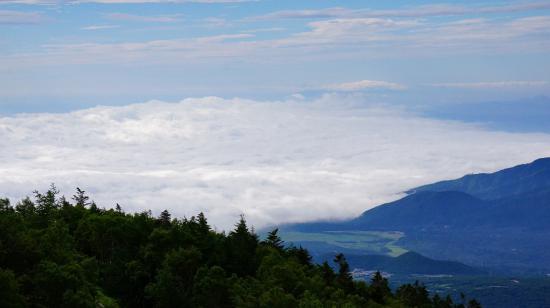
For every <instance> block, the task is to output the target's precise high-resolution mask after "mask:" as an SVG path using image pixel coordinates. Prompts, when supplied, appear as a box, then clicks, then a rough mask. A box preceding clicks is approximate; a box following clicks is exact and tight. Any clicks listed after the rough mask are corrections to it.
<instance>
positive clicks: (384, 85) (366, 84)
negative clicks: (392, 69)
mask: <svg viewBox="0 0 550 308" xmlns="http://www.w3.org/2000/svg"><path fill="white" fill-rule="evenodd" d="M406 88H407V87H406V86H405V85H402V84H398V83H394V82H388V81H381V80H358V81H351V82H344V83H335V84H330V85H326V86H323V87H322V89H323V90H330V91H361V90H369V89H383V90H405V89H406Z"/></svg>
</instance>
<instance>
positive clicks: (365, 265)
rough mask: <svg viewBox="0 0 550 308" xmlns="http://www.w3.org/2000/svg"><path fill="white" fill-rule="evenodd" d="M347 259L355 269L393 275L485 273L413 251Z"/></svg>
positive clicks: (355, 256) (350, 256)
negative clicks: (389, 255)
mask: <svg viewBox="0 0 550 308" xmlns="http://www.w3.org/2000/svg"><path fill="white" fill-rule="evenodd" d="M346 258H347V260H348V262H349V263H350V265H351V266H352V267H353V268H362V269H365V270H379V271H384V272H389V273H392V274H406V275H410V274H421V275H478V274H483V273H484V272H483V271H482V270H479V269H477V268H474V267H471V266H467V265H465V264H462V263H459V262H453V261H440V260H434V259H430V258H427V257H424V256H422V255H420V254H418V253H416V252H412V251H409V252H406V253H404V254H402V255H400V256H398V257H388V256H382V255H347V256H346Z"/></svg>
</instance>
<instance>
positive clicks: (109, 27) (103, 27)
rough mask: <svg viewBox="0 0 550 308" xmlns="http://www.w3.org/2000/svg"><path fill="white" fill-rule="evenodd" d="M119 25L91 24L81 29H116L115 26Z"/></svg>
mask: <svg viewBox="0 0 550 308" xmlns="http://www.w3.org/2000/svg"><path fill="white" fill-rule="evenodd" d="M119 27H120V26H119V25H91V26H86V27H82V28H80V29H82V30H88V31H95V30H107V29H115V28H119Z"/></svg>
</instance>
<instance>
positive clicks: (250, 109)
mask: <svg viewBox="0 0 550 308" xmlns="http://www.w3.org/2000/svg"><path fill="white" fill-rule="evenodd" d="M0 139H1V140H2V141H3V142H4V143H5V144H8V145H9V150H8V151H1V152H0V173H1V174H2V177H0V187H2V193H3V194H4V195H5V196H6V197H10V198H11V199H12V200H13V201H16V200H18V199H20V198H22V197H24V196H25V195H27V194H29V193H30V192H31V191H32V190H33V189H39V190H42V189H45V188H47V186H48V185H49V183H51V182H55V183H56V184H57V185H58V187H59V188H61V190H62V192H63V193H64V194H66V195H68V196H70V195H72V193H73V190H74V187H75V186H79V187H81V188H83V189H84V190H87V191H88V192H90V194H91V197H92V198H93V199H94V200H95V201H97V203H98V204H99V205H100V206H104V207H112V206H114V205H115V204H116V203H119V204H121V205H122V206H123V208H124V209H125V210H127V211H141V210H146V209H152V210H153V213H155V214H158V213H159V212H160V211H162V210H164V209H169V210H170V211H171V212H172V213H173V214H174V215H175V216H177V217H183V216H187V217H189V216H191V215H195V214H197V213H198V212H200V211H203V212H205V213H206V214H207V216H208V217H209V218H210V219H211V222H212V223H213V224H214V225H215V226H217V227H218V228H220V229H227V228H231V226H232V224H233V223H234V221H235V219H237V217H238V215H239V214H241V213H244V214H245V215H247V217H248V219H249V220H250V221H251V222H252V223H253V224H254V225H255V226H256V227H264V226H267V225H270V224H276V223H282V222H297V221H311V220H316V219H329V218H336V219H341V218H346V217H351V216H354V215H357V214H359V213H361V212H362V211H364V210H365V209H368V208H371V207H373V206H375V205H378V204H381V203H384V202H388V201H391V200H395V199H396V198H399V197H401V196H402V193H401V192H402V191H404V190H406V189H408V188H411V187H415V186H417V185H421V184H425V183H429V182H433V181H437V180H442V179H447V178H454V177H458V176H461V175H463V174H467V173H472V172H487V171H495V170H498V169H501V168H504V167H508V166H511V165H515V164H518V163H524V162H528V161H531V160H533V159H536V158H538V157H543V156H549V155H550V135H546V134H521V133H505V132H497V131H490V130H486V129H484V128H482V127H479V126H474V125H467V124H461V123H458V122H446V121H441V120H433V119H428V118H422V117H419V116H418V115H415V114H410V113H408V112H406V111H404V110H401V109H396V108H392V107H388V106H376V105H364V104H363V103H361V102H360V101H356V100H355V99H354V98H350V97H348V96H342V95H325V96H323V97H321V98H319V99H316V100H313V101H312V100H307V99H303V98H298V99H296V100H293V99H291V100H288V101H253V100H244V99H231V100H225V99H221V98H216V97H205V98H197V99H185V100H183V101H181V102H179V103H165V102H160V101H152V102H147V103H143V104H134V105H128V106H124V107H96V108H92V109H86V110H80V111H74V112H70V113H61V114H41V113H35V114H22V115H17V116H11V117H3V118H0ZM404 153H405V154H404Z"/></svg>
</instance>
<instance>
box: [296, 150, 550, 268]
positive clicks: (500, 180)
mask: <svg viewBox="0 0 550 308" xmlns="http://www.w3.org/2000/svg"><path fill="white" fill-rule="evenodd" d="M409 193H410V194H409V195H408V196H406V197H404V198H402V199H400V200H397V201H394V202H390V203H387V204H383V205H380V206H378V207H375V208H373V209H370V210H368V211H365V212H364V213H363V214H362V215H360V216H359V217H357V218H355V219H352V220H349V221H344V222H337V223H333V222H318V223H309V224H299V225H294V226H287V227H286V228H287V230H295V231H300V232H322V231H337V230H365V231H366V230H371V231H375V230H379V231H401V232H403V233H404V234H405V236H404V237H403V238H401V239H400V240H399V241H398V242H397V244H398V245H400V246H401V247H403V248H405V249H408V250H412V251H416V252H418V253H421V254H422V255H425V256H427V257H432V258H443V259H447V260H455V261H460V262H464V263H466V264H470V265H475V266H483V267H489V268H494V269H499V270H518V271H521V272H525V271H531V270H536V271H548V270H550V158H544V159H538V160H536V161H534V162H532V163H530V164H524V165H519V166H516V167H512V168H508V169H505V170H502V171H498V172H495V173H491V174H474V175H467V176H465V177H462V178H460V179H457V180H451V181H443V182H438V183H435V184H431V185H425V186H422V187H418V188H415V189H411V190H410V191H409Z"/></svg>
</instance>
